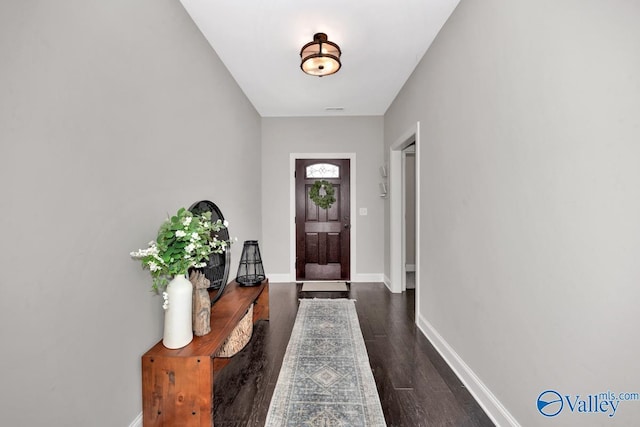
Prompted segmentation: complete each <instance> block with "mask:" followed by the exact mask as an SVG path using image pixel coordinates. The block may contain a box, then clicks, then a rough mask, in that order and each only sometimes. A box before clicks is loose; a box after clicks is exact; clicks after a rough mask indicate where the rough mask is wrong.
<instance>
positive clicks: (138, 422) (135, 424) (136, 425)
mask: <svg viewBox="0 0 640 427" xmlns="http://www.w3.org/2000/svg"><path fill="white" fill-rule="evenodd" d="M129 427H142V412H140V413H139V414H138V416H137V417H136V418H135V419H134V420H133V421H131V424H129Z"/></svg>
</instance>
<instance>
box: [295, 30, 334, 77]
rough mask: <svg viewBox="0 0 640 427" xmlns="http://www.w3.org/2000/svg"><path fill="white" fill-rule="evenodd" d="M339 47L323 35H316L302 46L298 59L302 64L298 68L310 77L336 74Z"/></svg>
mask: <svg viewBox="0 0 640 427" xmlns="http://www.w3.org/2000/svg"><path fill="white" fill-rule="evenodd" d="M341 54H342V52H341V51H340V47H339V46H338V45H337V44H335V43H333V42H330V41H329V40H327V35H326V34H325V33H316V34H314V36H313V41H312V42H309V43H307V44H305V45H304V46H302V49H301V50H300V58H302V63H301V64H300V68H302V71H304V72H305V73H307V74H310V75H312V76H318V77H322V76H328V75H330V74H333V73H335V72H337V71H338V70H339V69H340V67H341V66H342V64H340V55H341Z"/></svg>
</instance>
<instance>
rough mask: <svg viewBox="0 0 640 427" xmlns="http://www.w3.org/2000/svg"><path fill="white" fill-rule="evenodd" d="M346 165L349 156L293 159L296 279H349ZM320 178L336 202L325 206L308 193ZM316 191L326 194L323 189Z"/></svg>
mask: <svg viewBox="0 0 640 427" xmlns="http://www.w3.org/2000/svg"><path fill="white" fill-rule="evenodd" d="M349 166H350V165H349V159H331V160H328V159H297V160H296V175H295V176H296V279H297V280H350V270H349V267H350V247H351V246H350V245H351V243H350V240H351V233H350V229H351V218H350V216H349V215H350V212H351V211H350V204H349V201H350V191H349V173H350V172H349ZM322 180H324V181H327V182H328V183H330V184H331V186H332V188H333V191H334V197H335V203H333V204H332V205H331V206H330V207H328V208H327V209H324V208H321V207H320V206H317V205H316V204H315V203H314V202H313V200H312V199H311V195H310V192H311V189H312V188H313V187H314V184H316V182H317V181H322ZM316 188H317V185H316ZM319 193H320V196H321V197H326V194H327V193H326V191H325V190H324V189H320V191H319Z"/></svg>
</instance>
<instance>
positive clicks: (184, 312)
mask: <svg viewBox="0 0 640 427" xmlns="http://www.w3.org/2000/svg"><path fill="white" fill-rule="evenodd" d="M166 292H167V296H166V301H165V307H166V308H165V311H164V336H163V338H162V344H163V345H164V346H165V347H167V348H181V347H184V346H185V345H187V344H189V343H190V342H191V340H193V329H192V328H193V323H192V319H191V316H192V312H193V307H192V298H193V285H192V284H191V282H190V281H189V279H187V278H186V277H185V276H184V275H177V276H175V277H174V278H173V279H172V280H171V281H170V282H169V285H168V286H167V290H166Z"/></svg>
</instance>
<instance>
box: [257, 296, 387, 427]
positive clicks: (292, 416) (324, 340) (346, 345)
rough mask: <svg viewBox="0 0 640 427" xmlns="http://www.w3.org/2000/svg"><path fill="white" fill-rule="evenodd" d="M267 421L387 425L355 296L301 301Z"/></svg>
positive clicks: (271, 423)
mask: <svg viewBox="0 0 640 427" xmlns="http://www.w3.org/2000/svg"><path fill="white" fill-rule="evenodd" d="M266 426H267V427H276V426H278V427H279V426H318V427H320V426H322V427H326V426H331V427H334V426H335V427H338V426H344V427H347V426H348V427H356V426H386V424H385V421H384V415H383V413H382V406H381V405H380V399H379V397H378V393H377V390H376V384H375V381H374V379H373V374H372V373H371V367H370V366H369V358H368V356H367V350H366V347H365V345H364V339H363V338H362V332H361V331H360V325H359V323H358V316H357V314H356V308H355V301H353V300H348V299H302V300H300V308H299V309H298V315H297V317H296V321H295V324H294V326H293V332H292V333H291V338H290V340H289V345H288V346H287V351H286V353H285V356H284V361H283V363H282V369H281V370H280V374H279V376H278V382H277V383H276V388H275V391H274V393H273V398H272V399H271V404H270V406H269V413H268V415H267V421H266Z"/></svg>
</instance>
